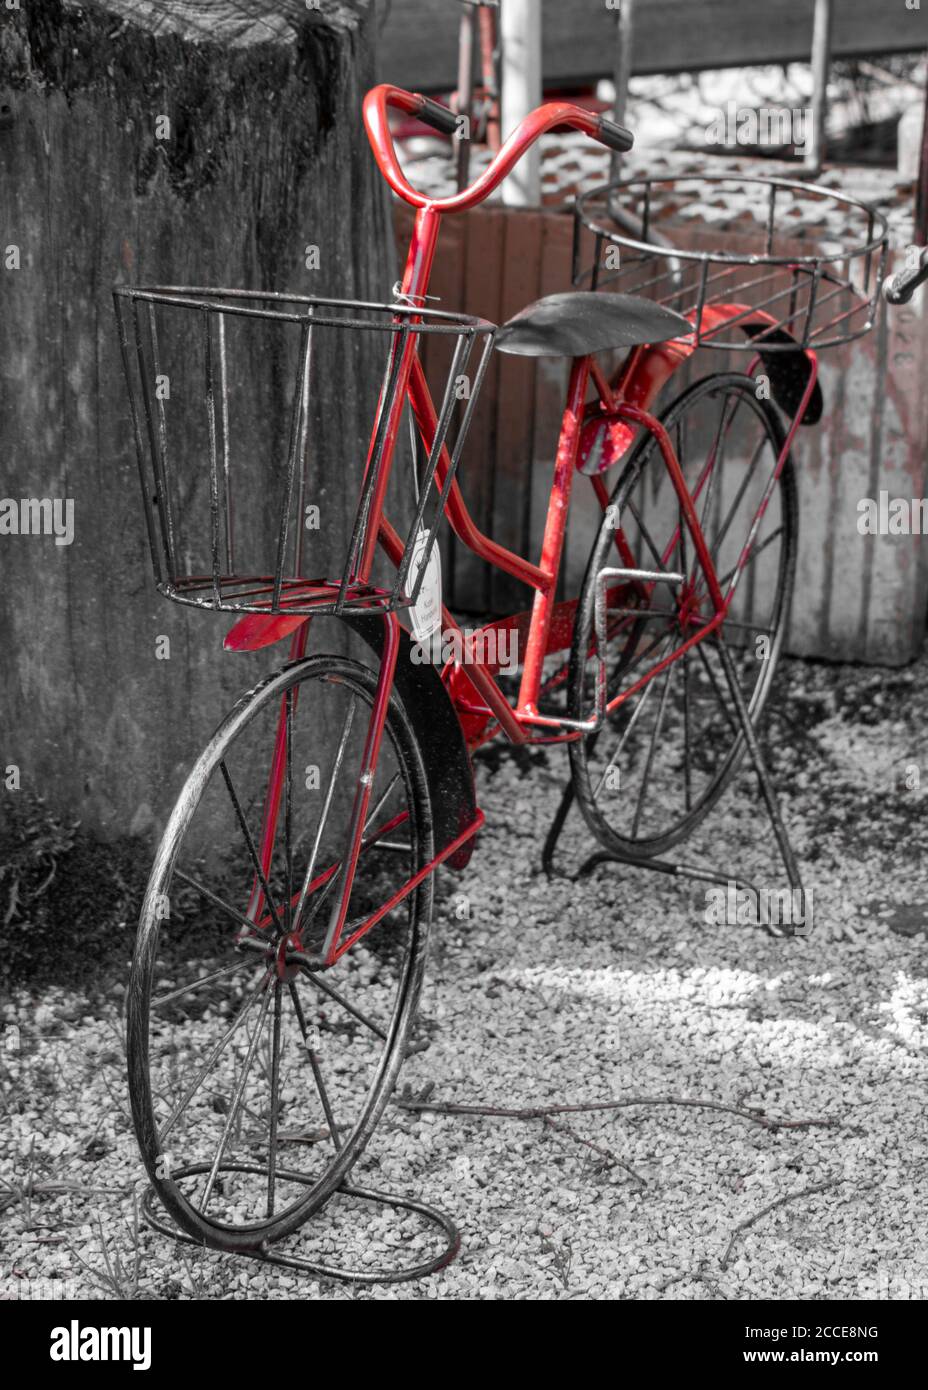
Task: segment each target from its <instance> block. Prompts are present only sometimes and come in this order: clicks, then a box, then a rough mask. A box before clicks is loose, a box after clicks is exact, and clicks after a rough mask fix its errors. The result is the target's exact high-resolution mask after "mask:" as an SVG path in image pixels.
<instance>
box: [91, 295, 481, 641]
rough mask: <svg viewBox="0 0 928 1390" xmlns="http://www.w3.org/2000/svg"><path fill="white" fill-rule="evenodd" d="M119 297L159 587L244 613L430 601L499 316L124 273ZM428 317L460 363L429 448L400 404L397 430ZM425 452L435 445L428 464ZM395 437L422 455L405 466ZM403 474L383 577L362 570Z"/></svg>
mask: <svg viewBox="0 0 928 1390" xmlns="http://www.w3.org/2000/svg"><path fill="white" fill-rule="evenodd" d="M114 298H115V302H116V314H117V318H118V321H119V331H120V342H121V346H122V353H123V363H124V366H125V371H126V379H127V382H128V386H129V400H130V407H131V414H132V423H133V429H134V435H135V444H136V450H137V454H138V462H139V470H140V474H141V481H142V499H143V503H144V507H145V517H146V521H147V525H148V536H149V541H150V545H151V556H152V562H153V565H154V571H155V581H156V584H157V587H158V590H159V592H160V593H162V594H163V595H164V596H165V597H166V598H170V599H173V600H174V601H176V602H178V603H185V604H190V605H193V606H195V607H198V608H208V609H214V610H219V611H223V612H233V613H288V614H341V613H349V612H350V613H354V614H358V613H368V614H369V613H383V612H393V611H395V610H397V609H401V608H405V607H408V606H409V605H411V604H413V603H415V601H416V599H417V598H418V595H419V590H420V588H421V586H422V583H423V580H424V578H425V574H426V569H427V565H428V559H429V556H430V555H431V552H432V548H433V546H434V544H435V541H436V536H437V533H438V528H439V525H440V522H441V518H442V515H443V513H444V508H445V503H446V501H447V497H448V493H449V491H450V488H451V484H452V481H453V479H454V477H455V474H456V471H457V467H458V464H459V461H460V457H461V450H462V447H463V444H464V439H465V436H466V433H467V429H468V426H469V424H470V421H471V417H472V414H473V409H474V405H475V402H476V400H477V397H478V394H479V389H480V384H481V382H482V379H483V376H484V373H485V371H486V367H487V362H488V359H489V354H490V351H491V348H492V344H493V334H494V332H495V328H494V326H493V325H492V324H489V323H486V322H485V321H483V320H482V319H475V318H469V317H464V316H462V315H457V314H450V313H444V312H440V311H437V310H430V309H428V310H427V309H422V308H416V307H413V306H409V305H402V304H400V305H397V304H373V303H366V302H360V301H349V300H339V299H320V298H307V297H305V296H301V295H287V294H269V293H263V292H260V291H251V290H208V289H187V288H177V287H161V286H156V287H152V288H135V287H132V288H123V287H120V288H119V289H117V290H115V291H114ZM426 334H428V335H435V336H438V337H441V338H442V339H443V340H444V342H445V344H446V349H445V351H444V352H443V353H442V354H440V355H441V357H442V361H443V362H445V361H446V362H447V374H446V378H445V383H444V391H443V395H442V399H441V401H440V403H439V402H438V401H437V399H436V408H437V414H438V423H437V427H436V431H435V438H434V442H433V443H432V446H431V448H430V449H428V450H427V451H425V450H421V451H413V450H410V449H409V448H408V438H407V436H406V433H405V429H400V430H399V431H398V432H397V433H396V437H395V440H391V438H390V435H391V428H390V420H391V415H392V416H393V423H394V430H395V428H396V422H397V418H398V417H397V416H396V413H395V412H394V411H393V405H394V403H395V402H396V400H397V397H398V394H399V392H400V390H401V389H402V385H403V362H404V356H405V355H406V354H407V353H408V351H410V350H415V351H418V349H419V346H420V343H419V339H420V338H421V337H422V336H423V335H426ZM435 355H436V354H432V357H435ZM469 364H471V370H470V371H469ZM463 380H466V382H467V383H468V387H467V390H466V391H461V390H460V389H459V386H460V383H461V382H462V381H463ZM432 385H433V389H435V381H434V377H433V380H432ZM459 396H461V397H462V400H461V404H460V406H459V405H458V397H459ZM443 450H447V454H446V455H445V458H446V463H447V466H446V468H445V474H444V478H443V481H442V483H441V486H439V476H438V468H439V462H440V460H441V457H442V453H443ZM415 452H419V453H420V454H422V455H424V454H425V453H426V452H427V454H428V458H427V460H425V461H424V462H423V459H422V458H421V457H420V459H419V462H418V464H417V462H416V457H415ZM391 453H393V454H395V457H396V461H397V463H399V461H400V459H401V456H404V462H405V463H406V465H407V466H406V467H405V468H402V469H400V468H392V477H391V476H390V473H391ZM368 457H369V466H367V465H368ZM410 473H411V474H412V477H411V476H410ZM388 482H389V486H390V488H391V489H392V492H390V493H384V495H385V496H386V498H387V510H388V512H389V514H390V516H391V519H392V521H393V522H394V523H398V524H399V526H400V528H401V531H400V534H401V539H402V540H403V557H402V561H401V563H400V564H399V566H398V567H397V568H396V569H392V568H390V567H389V566H384V571H385V573H384V575H383V577H382V580H381V582H379V583H378V582H374V581H375V576H374V575H373V574H372V575H371V576H369V577H368V579H367V580H366V581H362V580H361V578H360V577H359V574H358V570H359V564H360V561H361V557H362V556H363V554H364V553H365V546H366V544H367V542H368V533H369V530H370V529H371V527H372V526H374V525H376V524H377V521H378V505H377V499H378V498H380V497H381V495H382V489H384V490H385V489H386V487H387V484H388ZM398 489H399V492H398ZM403 529H405V539H403V534H402V532H403Z"/></svg>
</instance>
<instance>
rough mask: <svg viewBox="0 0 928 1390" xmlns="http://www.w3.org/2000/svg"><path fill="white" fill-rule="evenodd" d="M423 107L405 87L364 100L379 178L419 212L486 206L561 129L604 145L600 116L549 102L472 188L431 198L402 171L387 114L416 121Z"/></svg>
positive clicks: (387, 88) (386, 87)
mask: <svg viewBox="0 0 928 1390" xmlns="http://www.w3.org/2000/svg"><path fill="white" fill-rule="evenodd" d="M423 102H424V99H423V97H421V96H420V95H419V94H418V93H417V92H405V91H403V89H402V88H401V87H393V86H391V85H390V84H389V83H382V84H381V85H380V86H379V87H374V88H372V89H371V91H369V92H368V94H367V96H366V97H365V98H364V108H363V109H364V124H365V126H366V127H367V138H368V139H369V140H370V142H371V147H372V148H373V151H374V157H375V159H376V160H377V164H378V166H379V168H380V172H381V173H382V174H383V176H384V178H385V179H386V181H387V183H388V184H389V185H390V187H391V188H392V189H393V192H394V193H396V194H397V195H398V196H399V197H400V198H402V199H403V200H404V202H407V203H410V204H411V205H412V206H413V207H414V208H428V209H429V210H434V211H435V212H436V213H446V212H466V211H467V209H468V208H472V207H476V205H477V204H478V203H482V202H483V200H484V199H485V198H488V197H489V195H490V194H491V193H492V192H493V190H494V189H495V188H497V187H498V186H499V184H500V183H502V181H503V179H504V178H505V177H506V175H507V174H508V173H510V172H511V170H512V169H513V168H514V167H515V165H516V164H518V162H519V160H520V159H521V158H522V156H523V155H524V154H525V152H526V150H527V149H529V147H530V146H531V145H534V143H535V141H536V140H540V139H541V137H542V135H545V134H547V132H548V131H549V130H553V129H554V128H555V127H556V126H570V127H571V128H572V129H574V130H580V131H583V132H584V134H586V135H589V136H591V137H592V139H594V140H600V130H601V119H602V118H601V117H600V116H598V115H597V114H595V113H594V112H592V111H585V110H584V109H583V107H582V106H575V105H574V104H573V103H572V102H568V101H549V102H546V103H545V105H544V106H539V107H538V109H537V110H536V111H532V112H531V113H530V114H529V115H528V116H526V117H525V119H524V120H523V121H521V122H520V123H519V125H517V126H516V128H515V130H514V131H513V132H512V134H511V135H510V137H509V139H508V140H507V141H506V142H505V144H504V145H503V146H502V148H501V149H500V151H499V154H497V156H496V158H495V159H494V160H493V161H492V163H491V164H490V165H489V167H488V168H487V169H485V170H484V172H483V173H482V174H481V175H480V177H479V178H478V179H476V180H475V182H474V183H472V184H471V186H470V188H466V189H464V191H463V192H462V193H456V194H454V195H453V196H451V197H449V198H429V197H428V196H427V195H426V194H424V193H419V192H418V190H417V189H415V188H413V187H412V186H411V184H410V183H409V182H408V181H407V179H406V175H405V174H404V173H403V171H402V169H401V168H400V162H399V160H398V159H397V156H396V150H395V148H394V145H393V136H392V135H391V133H390V120H389V116H388V114H387V111H388V108H389V107H391V106H392V107H393V108H394V109H395V110H397V111H405V112H406V114H407V115H409V116H417V115H418V114H419V112H420V111H421V110H422V107H423ZM601 143H603V144H605V143H606V142H605V141H601ZM607 148H609V147H608V146H607Z"/></svg>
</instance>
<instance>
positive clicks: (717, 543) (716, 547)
mask: <svg viewBox="0 0 928 1390" xmlns="http://www.w3.org/2000/svg"><path fill="white" fill-rule="evenodd" d="M768 442H769V441H768V438H767V435H766V434H763V433H762V434H761V437H760V439H759V440H758V442H757V447H756V449H755V450H754V453H753V454H752V455H751V462H750V463H749V464H748V466H747V468H746V469H745V470H744V477H743V478H742V479H741V482H740V483H739V485H738V491H737V492H736V493H735V500H734V502H732V504H731V507H730V508H729V511H728V515H727V516H726V518H725V521H724V524H723V525H722V528H721V530H720V531H719V532H718V534H717V535H716V537H715V540H714V541H713V542H712V554H713V555H716V556H718V555H720V554H721V550H722V542H723V541H724V539H725V537H726V536H727V535H728V528H729V526H730V525H731V523H732V522H733V521H734V519H735V513H736V512H737V510H738V508H739V507H740V506H741V502H742V499H743V498H744V494H745V493H746V492H747V489H748V484H749V483H750V481H751V476H752V474H753V472H754V469H755V468H756V467H757V460H758V459H759V458H760V456H761V453H762V451H763V448H764V445H765V444H767V443H768Z"/></svg>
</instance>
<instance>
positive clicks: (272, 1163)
mask: <svg viewBox="0 0 928 1390" xmlns="http://www.w3.org/2000/svg"><path fill="white" fill-rule="evenodd" d="M289 693H290V692H289V691H287V694H288V695H289ZM287 752H288V758H289V738H288V750H287ZM288 838H289V837H288ZM288 847H289V845H288ZM280 991H281V984H280V981H279V980H276V981H275V982H274V1029H273V1041H272V1044H271V1047H272V1051H271V1116H270V1120H271V1123H270V1129H271V1133H270V1138H269V1140H268V1147H267V1214H268V1216H273V1215H274V1196H275V1187H276V1183H277V1124H278V1113H277V1111H278V1106H279V1104H280V1094H279V1093H280V1010H281V1004H282V999H281V992H280Z"/></svg>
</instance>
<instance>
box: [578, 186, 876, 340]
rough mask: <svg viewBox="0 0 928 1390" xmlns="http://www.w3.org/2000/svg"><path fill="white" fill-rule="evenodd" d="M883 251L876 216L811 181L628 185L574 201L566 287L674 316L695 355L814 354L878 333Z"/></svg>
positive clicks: (853, 200) (596, 190)
mask: <svg viewBox="0 0 928 1390" xmlns="http://www.w3.org/2000/svg"><path fill="white" fill-rule="evenodd" d="M887 246H888V234H887V226H886V219H885V218H884V217H883V216H882V215H881V214H880V213H879V212H877V211H876V209H875V208H872V207H870V206H869V205H868V204H866V203H863V202H860V201H859V200H858V199H856V198H852V197H850V196H848V195H847V194H844V193H837V192H835V191H834V190H833V189H830V188H824V187H821V186H819V185H817V184H807V183H800V182H798V181H796V180H792V179H782V178H767V177H762V176H759V175H758V176H754V175H742V174H721V173H720V174H679V175H674V176H668V177H664V178H661V177H655V178H632V179H627V180H623V181H621V182H619V183H614V184H608V185H603V186H601V187H598V188H594V189H591V190H590V191H589V192H588V193H586V194H582V195H580V196H579V197H578V198H577V201H576V206H575V211H574V242H573V282H574V285H576V286H585V287H588V288H592V289H602V288H605V287H609V288H611V289H613V290H615V291H618V292H621V293H624V294H637V295H643V296H645V297H647V298H650V299H654V300H656V301H657V302H658V303H660V304H663V305H666V306H667V307H668V308H672V309H675V310H676V311H677V312H678V313H681V314H683V315H684V316H685V317H687V318H688V319H689V320H690V322H691V323H692V324H693V329H694V335H693V345H694V346H697V347H711V348H722V349H725V350H726V351H732V350H734V351H751V352H753V351H755V350H756V349H757V347H758V346H762V347H763V349H764V351H765V352H767V351H788V350H791V349H793V350H794V349H795V347H796V344H797V342H798V343H799V345H800V346H801V347H803V348H812V349H815V350H820V349H821V348H830V347H836V346H837V345H838V344H841V343H848V342H851V341H852V340H853V339H854V338H859V337H862V336H863V335H864V334H865V333H867V332H869V330H870V329H871V328H872V327H873V324H874V321H875V317H876V313H877V308H878V306H879V303H880V288H881V285H882V281H883V276H884V273H885V269H886V257H887Z"/></svg>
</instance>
